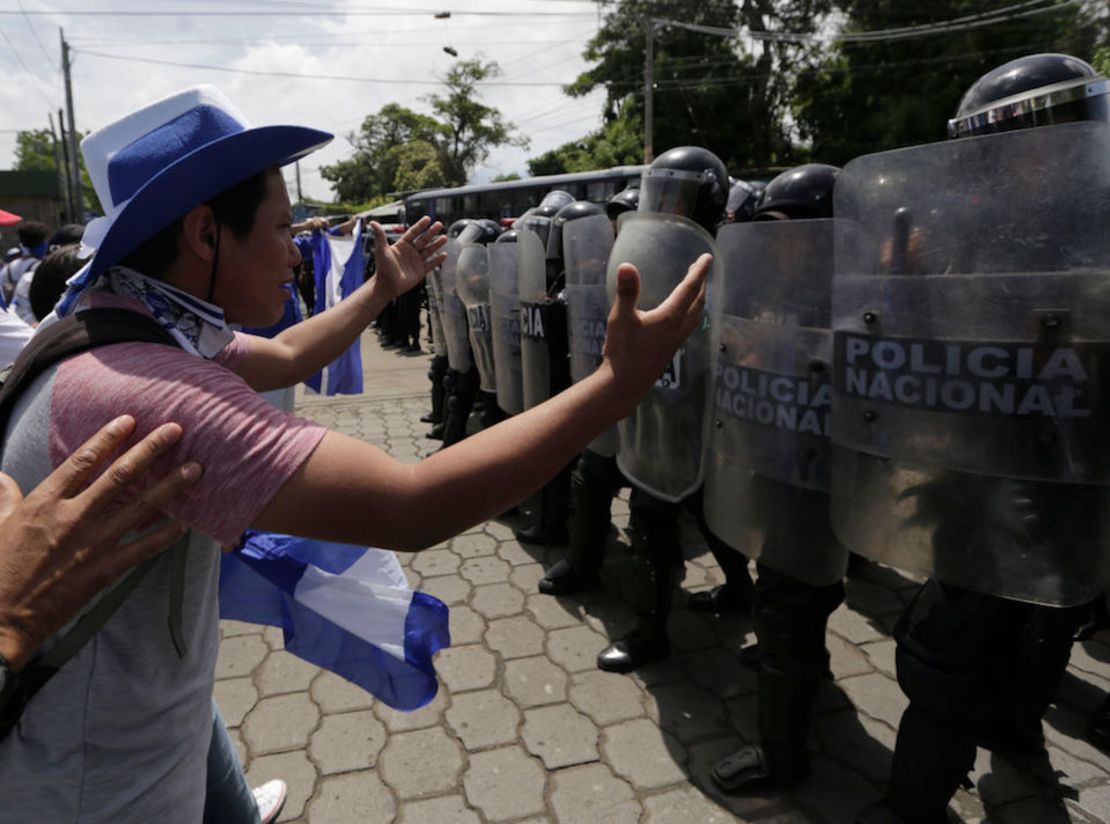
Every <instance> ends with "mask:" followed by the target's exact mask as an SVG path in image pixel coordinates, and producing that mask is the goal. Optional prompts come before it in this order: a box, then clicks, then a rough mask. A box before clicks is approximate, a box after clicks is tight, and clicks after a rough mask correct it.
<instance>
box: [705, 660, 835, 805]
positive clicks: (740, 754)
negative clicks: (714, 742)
mask: <svg viewBox="0 0 1110 824" xmlns="http://www.w3.org/2000/svg"><path fill="white" fill-rule="evenodd" d="M817 688H818V682H817V681H816V680H815V679H813V678H812V677H802V678H799V677H794V676H791V675H787V674H785V673H778V672H774V671H771V670H768V669H767V668H766V667H764V668H763V669H761V671H760V673H759V738H760V743H759V744H751V745H748V746H746V747H741V748H740V749H739V750H737V751H736V752H734V753H732V754H731V755H728V756H725V757H724V758H722V759H721V760H720V761H718V762H717V763H716V764H715V765H714V766H713V780H714V782H716V784H717V785H718V786H719V787H721V788H722V789H724V790H728V791H729V792H738V793H746V792H758V791H760V790H765V789H770V788H778V787H788V786H790V785H791V784H795V783H797V782H798V781H800V780H802V779H803V778H805V777H806V776H807V775H809V769H810V767H809V747H808V740H809V723H810V716H811V715H812V713H813V705H814V702H815V701H816V699H817Z"/></svg>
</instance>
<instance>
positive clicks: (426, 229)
mask: <svg viewBox="0 0 1110 824" xmlns="http://www.w3.org/2000/svg"><path fill="white" fill-rule="evenodd" d="M370 228H371V230H372V231H373V232H374V260H375V261H376V263H377V270H376V273H375V275H374V277H375V279H376V280H377V282H378V284H379V286H380V287H381V288H383V289H385V290H386V295H387V296H388V297H390V298H395V297H397V296H398V295H403V294H404V293H405V292H407V291H408V290H409V289H412V288H413V287H414V286H416V284H418V283H420V281H422V280H423V279H424V277H425V276H426V275H427V274H428V272H430V271H432V269H434V268H435V267H437V266H439V265H440V264H441V263H443V261H445V260H447V253H446V252H442V251H440V250H441V249H442V248H443V247H444V246H445V245H446V244H447V237H446V236H445V235H443V234H442V231H443V224H442V223H440V222H439V221H436V222H435V223H432V219H431V218H430V217H428V216H426V215H425V216H424V217H422V218H420V220H418V221H417V222H416V223H415V224H413V225H412V226H410V227H409V228H408V230H407V231H406V232H405V233H404V234H403V235H401V237H400V238H399V239H398V240H397V242H396V243H394V244H392V245H391V244H390V243H389V240H388V238H386V235H385V230H384V229H383V228H382V227H381V224H380V223H378V222H377V221H371V223H370Z"/></svg>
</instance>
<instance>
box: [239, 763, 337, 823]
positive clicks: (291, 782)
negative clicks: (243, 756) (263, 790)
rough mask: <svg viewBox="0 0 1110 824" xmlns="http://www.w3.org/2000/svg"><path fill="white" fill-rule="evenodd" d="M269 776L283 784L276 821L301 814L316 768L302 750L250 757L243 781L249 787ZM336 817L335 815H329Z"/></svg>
mask: <svg viewBox="0 0 1110 824" xmlns="http://www.w3.org/2000/svg"><path fill="white" fill-rule="evenodd" d="M273 778H280V779H282V780H283V781H284V782H285V784H286V787H287V790H286V792H287V795H286V797H285V807H284V808H283V809H282V811H281V817H280V818H278V821H295V820H297V819H298V818H300V817H301V816H302V815H303V814H304V806H305V803H306V802H307V801H308V799H309V798H311V797H312V791H313V789H314V788H315V785H316V768H315V767H314V766H312V763H311V762H310V761H309V760H308V756H307V755H305V754H304V752H303V751H298V752H285V753H281V754H279V755H264V756H262V757H261V758H255V759H252V760H251V765H250V769H248V770H247V783H248V784H249V785H250V786H252V787H257V786H259V785H261V784H265V783H266V782H267V781H269V780H271V779H273ZM333 820H337V819H333Z"/></svg>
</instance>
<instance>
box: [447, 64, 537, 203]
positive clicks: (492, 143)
mask: <svg viewBox="0 0 1110 824" xmlns="http://www.w3.org/2000/svg"><path fill="white" fill-rule="evenodd" d="M500 74H501V68H500V67H499V66H498V65H497V63H496V61H493V60H490V61H483V59H482V58H481V57H480V56H479V57H477V58H474V59H473V60H460V61H458V62H457V63H455V64H454V65H453V66H452V67H451V70H450V71H449V72H447V75H446V77H443V78H441V79H442V80H443V83H444V85H445V86H446V87H447V91H446V93H445V94H430V95H428V96H427V98H425V99H426V100H427V102H428V103H429V104H430V105H431V107H432V111H434V112H435V113H436V114H437V115H439V118H440V121H441V125H442V126H443V127H444V128H445V129H446V134H445V137H444V139H443V140H441V141H440V143H439V146H440V150H441V162H442V164H443V171H444V174H445V175H446V179H447V185H448V186H461V185H463V184H464V183H466V181H467V179H468V178H469V177H470V173H471V172H472V171H474V168H475V167H476V166H477V165H478V164H479V163H481V162H482V161H484V160H485V159H486V158H487V157H489V153H490V150H492V149H494V148H496V147H498V146H521V147H526V146H527V145H528V140H527V138H524V137H521V136H519V135H516V134H515V131H516V127H514V126H513V124H512V123H509V122H508V121H506V120H505V119H504V118H503V117H502V116H501V112H499V111H498V110H497V109H495V108H493V107H492V106H487V105H485V104H484V103H482V102H481V100H480V99H479V94H478V84H479V83H481V82H482V81H483V80H487V79H490V78H493V77H498V76H500Z"/></svg>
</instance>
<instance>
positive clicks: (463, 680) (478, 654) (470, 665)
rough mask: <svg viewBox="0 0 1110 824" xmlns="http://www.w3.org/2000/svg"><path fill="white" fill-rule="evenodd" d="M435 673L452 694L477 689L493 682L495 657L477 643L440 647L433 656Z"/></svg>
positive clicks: (495, 664)
mask: <svg viewBox="0 0 1110 824" xmlns="http://www.w3.org/2000/svg"><path fill="white" fill-rule="evenodd" d="M435 666H436V673H437V674H438V675H439V678H440V680H441V681H442V682H443V683H444V684H445V685H446V686H447V689H448V691H449V692H451V693H452V694H454V693H459V692H464V691H465V690H478V689H482V688H483V687H488V686H489V685H490V684H492V683H493V678H494V675H495V674H496V673H495V670H496V666H497V659H496V658H494V656H493V654H492V653H491V652H490V651H489V650H487V649H485V648H484V647H482V646H481V645H479V644H470V645H469V646H465V647H451V648H449V649H442V650H440V651H439V652H437V653H436V657H435Z"/></svg>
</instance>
